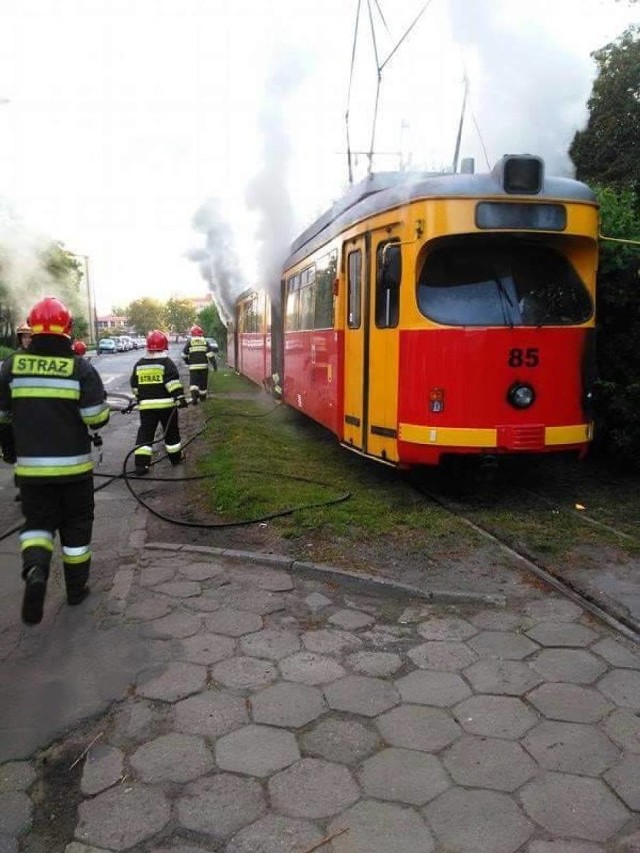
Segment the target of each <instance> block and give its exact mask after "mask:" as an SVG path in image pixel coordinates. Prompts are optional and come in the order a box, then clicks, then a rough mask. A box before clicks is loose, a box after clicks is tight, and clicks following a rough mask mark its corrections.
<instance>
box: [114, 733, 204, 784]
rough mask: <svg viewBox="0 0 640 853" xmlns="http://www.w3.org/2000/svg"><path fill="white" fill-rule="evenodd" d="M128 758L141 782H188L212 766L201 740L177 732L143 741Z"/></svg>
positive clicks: (202, 774)
mask: <svg viewBox="0 0 640 853" xmlns="http://www.w3.org/2000/svg"><path fill="white" fill-rule="evenodd" d="M130 761H131V766H132V767H133V769H134V770H135V771H136V773H137V775H138V776H139V777H140V779H141V780H142V781H143V782H190V781H191V780H193V779H197V778H198V776H204V774H205V773H208V772H209V771H210V770H212V769H213V756H212V755H211V752H210V751H209V749H208V747H207V745H206V744H205V742H204V740H203V739H202V738H201V737H195V736H194V735H184V734H178V733H177V732H171V734H168V735H161V736H160V737H158V738H155V740H151V741H149V743H145V744H143V746H141V747H140V748H139V749H137V750H136V751H135V752H134V753H133V755H132V756H131V759H130Z"/></svg>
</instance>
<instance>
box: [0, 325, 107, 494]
mask: <svg viewBox="0 0 640 853" xmlns="http://www.w3.org/2000/svg"><path fill="white" fill-rule="evenodd" d="M105 396H106V395H105V391H104V386H103V384H102V380H101V379H100V376H99V375H98V373H97V372H96V370H95V368H93V367H92V366H91V365H90V364H89V362H88V361H87V360H86V359H84V358H81V357H80V356H77V355H74V354H73V351H72V350H71V342H70V341H69V340H68V338H63V337H61V336H60V335H36V336H35V337H34V338H33V340H32V342H31V344H30V346H29V348H28V349H27V350H24V351H22V350H19V351H18V352H15V353H13V354H12V355H10V356H9V357H8V358H7V360H6V361H5V362H4V363H3V365H2V368H1V369H0V446H2V453H3V457H4V458H5V460H6V461H14V459H15V462H16V475H17V477H18V482H20V481H21V480H25V481H28V482H39V483H46V482H62V481H67V480H79V479H82V478H85V477H90V476H91V471H92V469H93V461H92V458H91V439H90V436H89V432H88V430H87V427H90V428H91V429H99V428H100V427H103V426H104V425H105V424H106V423H107V422H108V420H109V407H108V406H107V404H106V402H105Z"/></svg>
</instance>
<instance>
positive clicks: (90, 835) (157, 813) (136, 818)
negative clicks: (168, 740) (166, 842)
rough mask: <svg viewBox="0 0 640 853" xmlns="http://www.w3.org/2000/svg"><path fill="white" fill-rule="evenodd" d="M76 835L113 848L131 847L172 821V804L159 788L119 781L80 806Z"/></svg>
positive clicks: (126, 848)
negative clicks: (119, 783)
mask: <svg viewBox="0 0 640 853" xmlns="http://www.w3.org/2000/svg"><path fill="white" fill-rule="evenodd" d="M78 817H79V822H78V826H77V827H76V832H75V837H76V838H77V839H79V840H80V841H83V842H84V843H85V844H93V845H96V846H98V847H107V848H108V849H109V850H129V849H130V848H132V847H134V846H135V845H136V844H140V843H142V842H143V841H145V840H146V839H147V838H151V837H152V836H153V835H155V834H156V832H160V830H161V829H162V828H163V827H164V826H165V825H166V824H167V823H168V821H169V818H170V817H171V808H170V806H169V803H168V801H167V798H166V797H165V795H164V794H163V793H162V792H161V791H159V790H158V789H157V788H148V787H146V786H144V785H138V784H134V785H129V786H127V787H126V788H125V786H124V785H118V786H117V787H115V788H111V789H109V790H108V791H105V792H104V793H102V794H98V796H97V797H93V798H92V799H90V800H85V801H84V802H82V803H80V805H79V807H78Z"/></svg>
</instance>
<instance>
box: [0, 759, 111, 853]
mask: <svg viewBox="0 0 640 853" xmlns="http://www.w3.org/2000/svg"><path fill="white" fill-rule="evenodd" d="M123 761H124V753H123V752H122V750H120V749H116V748H114V747H113V746H108V745H107V744H101V743H98V744H94V746H92V747H91V749H90V750H89V753H88V755H87V757H86V759H85V762H84V767H83V768H82V779H81V781H80V790H81V792H82V793H83V794H84V796H85V797H92V796H93V795H94V794H99V793H100V791H105V790H106V789H107V788H110V787H111V786H112V785H115V784H116V782H119V781H120V779H121V778H122V765H123ZM1 849H2V848H1V847H0V850H1Z"/></svg>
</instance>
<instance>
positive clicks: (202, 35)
mask: <svg viewBox="0 0 640 853" xmlns="http://www.w3.org/2000/svg"><path fill="white" fill-rule="evenodd" d="M424 2H425V0H393V2H391V0H378V2H377V4H376V2H375V0H372V3H371V5H372V9H373V17H374V24H375V29H376V34H377V42H376V43H377V48H378V52H379V56H380V58H381V59H382V58H385V57H386V56H387V55H388V53H389V51H390V50H391V48H392V47H393V45H394V44H395V43H396V41H397V40H398V39H399V38H400V36H401V35H402V33H403V32H404V30H405V29H406V27H407V26H408V24H409V23H410V22H411V21H412V20H413V19H414V17H415V16H416V15H417V13H418V12H419V10H420V9H421V8H422V7H423V5H424ZM362 5H363V14H362V17H361V20H360V27H359V42H358V49H357V54H356V62H355V76H354V81H353V87H352V99H351V142H352V148H353V149H354V150H355V151H366V150H368V148H369V144H370V137H371V123H372V112H373V96H374V94H375V84H376V72H375V64H374V57H373V51H372V41H371V34H370V26H369V18H368V13H367V9H366V7H367V2H366V0H362ZM356 6H357V0H232V2H228V0H224V1H223V0H2V3H1V4H0V101H1V100H2V99H8V103H4V104H1V105H0V198H2V199H4V200H5V204H6V203H7V202H8V203H10V204H11V205H12V206H13V209H14V211H15V213H16V214H17V215H18V216H19V217H20V219H21V220H22V222H23V223H24V225H25V226H26V227H28V228H30V229H34V230H39V231H41V232H43V233H45V234H47V235H49V236H50V237H52V238H55V239H58V240H61V241H62V242H63V243H64V244H65V245H66V247H67V248H68V249H70V250H72V251H74V252H77V253H79V254H86V255H89V256H90V258H91V269H92V274H93V283H94V286H95V289H96V292H97V297H98V309H99V311H100V312H105V311H107V310H110V308H111V307H112V306H113V305H123V304H127V303H128V302H130V301H131V300H132V299H134V298H137V297H139V296H143V295H154V296H157V297H158V298H161V299H166V298H167V297H169V296H170V295H171V294H174V293H175V294H179V295H197V294H201V293H204V292H205V289H206V285H205V284H204V282H203V280H202V278H201V275H200V272H199V269H198V265H197V264H195V263H193V262H191V261H189V260H187V259H186V258H185V252H187V251H188V250H190V249H194V248H198V247H202V246H203V245H204V238H203V235H202V234H201V233H198V232H196V231H194V230H193V228H192V220H193V216H194V214H195V213H196V211H197V210H198V209H199V208H200V207H201V206H202V205H203V204H204V203H205V202H208V201H209V203H211V202H210V200H212V199H213V200H215V201H214V202H213V204H214V206H215V208H216V210H217V216H218V218H219V219H221V220H224V221H225V222H227V223H228V224H229V227H230V228H231V232H230V233H231V235H232V237H233V241H234V243H235V246H236V249H237V252H238V256H239V259H240V265H241V268H242V273H243V276H244V281H246V283H247V284H253V283H263V282H261V281H260V279H261V270H263V269H264V267H265V263H266V262H265V260H264V257H265V256H264V250H265V246H264V245H261V242H260V241H261V239H262V240H263V242H264V239H265V235H268V237H267V238H266V239H267V241H268V243H269V244H270V245H272V246H273V245H275V244H276V243H278V239H279V238H282V241H284V242H285V243H286V242H287V241H288V240H289V239H291V237H292V236H295V234H296V233H297V232H298V231H299V230H301V229H302V228H303V227H305V226H306V225H307V224H308V223H309V221H310V219H312V218H313V217H314V216H315V215H317V214H318V213H320V212H321V211H322V210H323V209H325V208H326V207H327V206H328V205H329V204H330V203H331V201H332V200H333V199H334V198H336V197H337V196H339V195H340V193H341V192H342V190H343V189H344V188H345V183H346V179H347V169H346V162H347V161H346V154H345V133H344V113H345V108H346V101H347V87H348V81H349V70H350V61H351V47H352V40H353V32H354V21H355V12H356ZM637 10H638V7H637V6H636V7H635V16H636V17H637ZM380 11H381V12H382V16H384V20H383V19H382V17H381V15H380V13H379V12H380ZM633 18H634V7H633V6H629V5H627V4H626V3H624V2H619V3H615V2H614V0H537V2H536V3H535V4H532V3H531V2H529V0H432V2H431V3H430V5H429V7H428V9H427V11H426V12H425V14H424V15H423V17H422V18H421V19H420V21H419V23H418V24H417V25H416V27H415V28H414V30H413V31H412V32H411V34H410V35H409V37H408V38H407V39H406V41H405V42H404V44H403V45H402V47H401V48H400V49H399V51H398V53H397V54H396V55H394V57H393V58H392V59H391V61H390V62H389V64H388V66H387V67H386V68H385V71H384V72H383V82H382V89H381V100H380V106H379V114H378V125H377V136H376V146H375V147H376V150H379V151H381V152H387V153H385V154H381V156H380V157H379V158H378V159H377V161H376V168H394V169H395V168H397V167H398V165H399V162H400V155H399V152H401V153H402V157H403V159H404V162H405V163H406V162H407V161H410V163H411V166H412V167H414V168H428V169H433V168H441V167H443V166H446V165H447V164H450V163H451V161H452V157H453V150H454V144H455V135H456V130H457V122H458V120H459V115H460V105H461V101H462V91H463V89H462V79H463V75H464V73H465V70H466V72H467V74H468V77H469V81H470V96H469V98H470V100H469V105H470V109H469V110H468V111H467V115H466V120H465V131H464V135H463V144H462V151H461V154H462V156H468V155H472V156H475V157H476V162H477V168H478V169H484V168H485V167H486V163H485V150H486V156H487V158H488V159H489V161H490V162H491V165H493V163H494V162H495V160H497V159H498V158H499V157H500V156H501V155H502V154H503V153H518V152H523V151H527V152H529V153H536V154H542V155H543V156H544V157H545V158H546V160H547V163H548V167H549V171H552V172H556V173H559V172H560V173H565V174H566V173H567V170H568V169H570V164H569V162H568V160H567V158H566V147H567V145H568V144H569V142H570V141H571V138H572V136H573V133H574V132H575V129H576V128H577V127H579V126H581V124H583V122H584V120H585V118H586V99H587V98H588V95H589V92H590V89H591V82H592V79H593V73H594V70H593V63H592V62H591V60H590V58H589V53H590V51H592V50H594V49H595V48H597V47H600V46H602V45H603V44H605V43H607V42H608V41H610V40H611V39H613V38H615V37H616V36H617V35H619V34H620V33H621V32H622V31H623V30H624V28H625V27H626V26H627V25H628V24H629V23H631V22H632V21H633ZM476 125H477V127H476ZM265 164H266V168H265ZM365 170H366V158H365V157H363V156H362V155H358V158H357V176H362V175H363V174H364V172H365ZM0 227H1V224H0ZM278 228H279V229H280V233H279V234H277V235H276V233H275V232H276V231H277V229H278ZM260 235H262V237H261V236H260ZM276 237H277V238H278V239H276ZM267 248H268V247H267Z"/></svg>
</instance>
